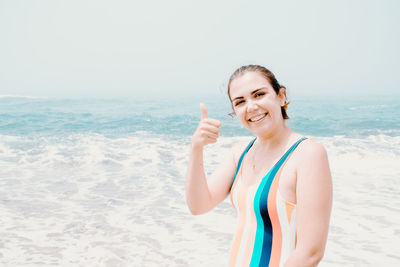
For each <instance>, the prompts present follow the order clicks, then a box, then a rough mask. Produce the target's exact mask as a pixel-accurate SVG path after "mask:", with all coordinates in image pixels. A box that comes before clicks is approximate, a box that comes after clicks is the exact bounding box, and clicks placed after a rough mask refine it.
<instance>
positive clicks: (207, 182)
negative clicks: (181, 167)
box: [186, 105, 236, 215]
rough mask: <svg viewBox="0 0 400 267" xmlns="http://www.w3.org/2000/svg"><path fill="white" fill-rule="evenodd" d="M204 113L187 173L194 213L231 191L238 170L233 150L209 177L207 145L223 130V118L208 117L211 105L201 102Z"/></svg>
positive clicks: (199, 212) (201, 210)
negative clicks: (205, 166) (204, 160)
mask: <svg viewBox="0 0 400 267" xmlns="http://www.w3.org/2000/svg"><path fill="white" fill-rule="evenodd" d="M200 107H201V111H202V117H201V121H200V123H199V126H198V128H197V130H196V131H195V133H194V134H193V137H192V142H191V149H190V158H189V166H188V170H187V174H186V202H187V204H188V206H189V209H190V211H191V212H192V214H196V215H197V214H202V213H205V212H207V211H209V210H211V209H212V208H214V207H215V206H216V205H217V204H218V203H220V202H221V201H222V200H224V199H225V197H226V196H227V195H228V194H229V191H230V188H231V185H232V179H233V176H234V172H235V166H236V164H235V159H234V154H233V152H230V153H229V154H228V156H226V157H225V160H224V162H223V163H222V164H221V165H220V166H219V167H218V168H217V170H216V171H215V172H214V173H213V174H212V175H211V176H210V177H209V179H206V175H205V172H204V166H203V165H204V164H203V148H204V146H205V145H207V144H211V143H215V142H216V141H217V138H218V134H219V126H220V122H219V121H217V120H214V119H210V118H208V117H207V109H206V108H205V106H204V105H201V106H200Z"/></svg>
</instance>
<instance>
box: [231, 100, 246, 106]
mask: <svg viewBox="0 0 400 267" xmlns="http://www.w3.org/2000/svg"><path fill="white" fill-rule="evenodd" d="M243 103H244V100H239V101H236V102H235V103H234V104H233V105H234V106H235V107H237V106H239V105H241V104H243Z"/></svg>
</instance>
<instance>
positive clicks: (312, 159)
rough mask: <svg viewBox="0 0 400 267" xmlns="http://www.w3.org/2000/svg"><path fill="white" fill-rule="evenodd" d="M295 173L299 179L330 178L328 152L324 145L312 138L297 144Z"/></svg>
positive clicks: (308, 180)
mask: <svg viewBox="0 0 400 267" xmlns="http://www.w3.org/2000/svg"><path fill="white" fill-rule="evenodd" d="M299 148H300V149H299V154H298V165H297V175H298V178H300V181H301V180H303V181H307V182H315V179H317V180H320V181H321V180H326V181H327V182H329V180H330V169H329V162H328V154H327V152H326V149H325V148H324V146H323V145H322V144H320V143H318V142H316V141H315V140H313V139H307V140H304V141H303V144H302V145H301V146H299Z"/></svg>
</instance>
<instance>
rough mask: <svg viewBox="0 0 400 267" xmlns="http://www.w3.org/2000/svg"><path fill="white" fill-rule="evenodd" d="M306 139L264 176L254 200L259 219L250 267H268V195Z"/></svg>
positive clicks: (294, 146) (294, 145)
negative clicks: (296, 150)
mask: <svg viewBox="0 0 400 267" xmlns="http://www.w3.org/2000/svg"><path fill="white" fill-rule="evenodd" d="M305 139H306V138H305V137H303V138H301V139H300V140H298V141H297V142H296V143H295V144H293V145H292V146H291V147H290V148H289V150H288V151H286V153H285V154H284V155H283V156H282V157H281V158H280V159H279V161H278V162H277V163H275V165H274V166H273V167H272V168H271V170H270V171H269V172H268V173H267V174H266V175H265V176H264V178H263V179H262V181H261V184H260V186H259V188H258V189H257V193H256V196H255V198H254V212H255V214H256V218H257V231H256V238H255V242H254V248H253V256H252V258H251V262H250V266H268V264H269V260H270V257H271V249H272V236H273V235H272V224H271V219H270V217H269V213H268V194H269V190H270V188H271V185H272V181H273V180H274V178H275V175H276V173H277V172H278V170H279V168H280V167H281V166H282V164H283V163H284V162H285V160H286V159H287V157H288V156H289V155H290V154H291V153H292V151H293V150H294V149H295V148H296V147H297V146H298V145H299V144H300V142H302V141H303V140H305Z"/></svg>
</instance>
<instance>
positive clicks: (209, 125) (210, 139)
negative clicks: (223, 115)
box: [192, 103, 221, 148]
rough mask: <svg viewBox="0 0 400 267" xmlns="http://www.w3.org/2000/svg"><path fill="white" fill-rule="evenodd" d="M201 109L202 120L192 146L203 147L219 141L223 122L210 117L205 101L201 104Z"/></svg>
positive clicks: (194, 135)
mask: <svg viewBox="0 0 400 267" xmlns="http://www.w3.org/2000/svg"><path fill="white" fill-rule="evenodd" d="M200 110H201V120H200V122H199V126H198V127H197V129H196V131H195V132H194V134H193V136H192V146H193V147H200V148H203V147H204V146H205V145H208V144H212V143H215V142H217V139H218V135H219V127H220V126H221V122H220V121H219V120H215V119H211V118H208V115H207V108H206V106H205V105H204V104H203V103H201V104H200Z"/></svg>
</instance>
